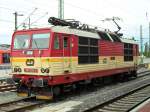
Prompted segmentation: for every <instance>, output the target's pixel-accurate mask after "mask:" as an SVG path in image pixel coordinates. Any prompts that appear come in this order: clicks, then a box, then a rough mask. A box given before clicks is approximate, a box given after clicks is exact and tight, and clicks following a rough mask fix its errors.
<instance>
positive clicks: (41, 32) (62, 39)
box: [8, 17, 139, 99]
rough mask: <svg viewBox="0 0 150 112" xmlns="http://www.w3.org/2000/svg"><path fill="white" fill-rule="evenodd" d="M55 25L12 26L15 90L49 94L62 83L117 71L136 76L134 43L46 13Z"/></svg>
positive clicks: (46, 96) (23, 93)
mask: <svg viewBox="0 0 150 112" xmlns="http://www.w3.org/2000/svg"><path fill="white" fill-rule="evenodd" d="M49 22H50V23H51V24H53V25H54V26H52V27H49V28H34V29H27V30H18V31H15V32H14V34H13V36H12V44H11V65H12V75H13V77H12V79H8V82H11V83H18V86H17V93H18V95H20V96H30V95H32V94H34V95H36V97H37V98H38V99H52V98H53V97H54V96H57V95H59V94H61V92H62V90H63V87H64V86H66V85H72V86H73V87H74V86H76V84H79V83H81V82H82V83H89V82H92V81H94V80H96V79H100V78H103V77H106V76H107V77H109V76H117V75H128V76H134V77H136V75H137V74H136V71H137V66H138V55H139V52H138V44H137V43H136V42H135V41H134V40H132V39H125V38H121V37H120V35H118V34H117V33H113V32H110V31H99V30H97V29H90V28H89V27H88V26H87V25H82V26H81V27H80V26H79V24H78V23H79V22H78V21H66V20H60V19H57V18H54V17H51V18H50V19H49Z"/></svg>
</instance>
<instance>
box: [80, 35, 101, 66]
mask: <svg viewBox="0 0 150 112" xmlns="http://www.w3.org/2000/svg"><path fill="white" fill-rule="evenodd" d="M78 39H79V40H78V44H79V47H78V63H79V64H92V63H98V62H99V55H98V39H93V38H87V37H79V38H78Z"/></svg>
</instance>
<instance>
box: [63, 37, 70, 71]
mask: <svg viewBox="0 0 150 112" xmlns="http://www.w3.org/2000/svg"><path fill="white" fill-rule="evenodd" d="M62 39H63V42H62V43H63V46H62V47H63V70H64V73H70V72H71V66H72V62H71V59H72V58H71V57H72V48H71V35H63V36H62Z"/></svg>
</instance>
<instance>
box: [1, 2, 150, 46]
mask: <svg viewBox="0 0 150 112" xmlns="http://www.w3.org/2000/svg"><path fill="white" fill-rule="evenodd" d="M35 8H37V9H36V10H35ZM64 8H65V9H64V13H65V14H64V17H65V19H76V20H80V21H81V22H82V23H87V24H90V25H93V26H99V27H103V28H109V29H111V30H116V26H115V25H114V23H112V22H102V21H101V20H103V19H105V18H110V17H113V16H116V17H120V18H121V19H122V20H121V21H118V23H119V24H120V26H121V27H122V30H121V32H123V33H124V35H125V36H126V37H135V38H136V39H137V40H139V26H140V24H142V25H143V37H144V38H145V39H144V40H145V41H148V39H146V38H148V22H149V21H150V0H64ZM15 11H17V12H18V13H19V14H23V15H24V16H19V17H18V26H19V28H20V29H21V28H22V23H26V24H28V19H26V18H28V16H29V15H30V14H31V13H32V12H34V13H33V14H32V16H31V23H32V26H31V27H44V26H47V25H48V22H47V20H48V18H49V17H50V16H55V17H58V0H0V44H2V43H5V44H10V42H11V36H12V34H13V31H14V15H13V13H14V12H15ZM146 12H147V16H146Z"/></svg>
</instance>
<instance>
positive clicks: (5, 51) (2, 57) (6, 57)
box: [0, 44, 10, 64]
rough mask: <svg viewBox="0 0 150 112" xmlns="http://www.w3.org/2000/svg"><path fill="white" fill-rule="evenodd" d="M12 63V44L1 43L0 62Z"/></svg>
mask: <svg viewBox="0 0 150 112" xmlns="http://www.w3.org/2000/svg"><path fill="white" fill-rule="evenodd" d="M8 63H10V45H7V44H0V64H8Z"/></svg>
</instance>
